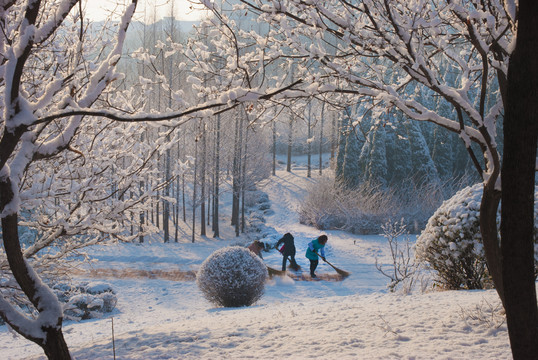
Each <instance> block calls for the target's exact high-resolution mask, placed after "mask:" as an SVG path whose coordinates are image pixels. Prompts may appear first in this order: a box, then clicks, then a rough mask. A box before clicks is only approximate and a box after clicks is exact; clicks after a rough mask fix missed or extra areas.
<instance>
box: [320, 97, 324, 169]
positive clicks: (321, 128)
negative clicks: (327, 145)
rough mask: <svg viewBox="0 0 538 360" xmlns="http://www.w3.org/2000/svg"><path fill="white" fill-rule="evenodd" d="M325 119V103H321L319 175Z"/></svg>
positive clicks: (321, 164)
mask: <svg viewBox="0 0 538 360" xmlns="http://www.w3.org/2000/svg"><path fill="white" fill-rule="evenodd" d="M324 117H325V102H322V103H321V117H320V130H319V175H322V174H323V123H324Z"/></svg>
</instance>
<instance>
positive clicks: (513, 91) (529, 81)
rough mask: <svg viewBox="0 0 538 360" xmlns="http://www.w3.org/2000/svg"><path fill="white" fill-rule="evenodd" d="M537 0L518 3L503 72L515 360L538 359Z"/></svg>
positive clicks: (508, 281)
mask: <svg viewBox="0 0 538 360" xmlns="http://www.w3.org/2000/svg"><path fill="white" fill-rule="evenodd" d="M537 16H538V2H536V1H533V0H520V1H519V14H518V22H519V24H518V34H517V43H516V49H515V51H514V52H513V53H512V55H511V57H510V63H509V68H508V91H507V104H506V106H505V119H504V153H503V168H502V175H501V177H502V204H501V248H502V257H503V282H504V291H505V310H506V320H507V323H508V333H509V336H510V344H511V347H512V355H513V357H514V359H536V358H537V357H538V310H537V300H536V285H535V278H534V266H535V265H534V234H533V231H534V201H535V199H534V187H535V185H534V183H535V179H534V177H535V171H536V170H535V167H536V146H537V141H538V103H537V99H538V58H537V56H536V54H538V22H537V21H536V19H537Z"/></svg>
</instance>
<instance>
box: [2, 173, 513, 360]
mask: <svg viewBox="0 0 538 360" xmlns="http://www.w3.org/2000/svg"><path fill="white" fill-rule="evenodd" d="M313 173H314V172H313ZM316 173H317V172H316ZM313 176H314V179H308V178H306V171H304V170H300V169H298V168H295V169H294V170H293V172H292V173H287V172H285V171H278V172H277V175H276V176H274V177H271V178H270V179H269V180H267V181H265V182H264V184H263V186H262V190H263V191H265V192H266V193H267V194H268V195H269V199H270V202H271V209H272V210H273V211H274V213H273V214H272V215H269V216H267V217H266V226H267V227H269V228H273V229H274V230H275V231H276V232H278V233H279V234H284V233H286V232H291V233H292V234H293V235H294V236H295V242H296V247H297V249H298V250H297V251H298V253H297V256H296V259H297V261H298V263H299V264H300V265H301V266H302V267H303V269H307V268H308V261H307V259H306V258H305V257H304V251H305V249H306V244H307V242H308V241H310V240H311V239H313V238H315V237H317V236H319V235H320V234H321V233H320V232H319V231H318V230H316V229H314V228H312V227H308V226H304V225H301V224H299V221H298V215H297V208H298V206H299V203H300V201H301V199H302V198H303V197H304V194H305V188H306V187H307V185H308V184H309V183H310V182H312V181H315V178H316V177H317V175H313ZM228 222H229V219H225V220H223V221H222V223H223V228H222V230H221V235H222V238H221V239H220V240H215V239H212V238H211V237H207V238H197V239H196V242H195V243H194V244H193V243H191V238H190V235H189V234H188V232H187V230H184V231H185V233H184V236H183V238H182V240H181V241H180V242H179V243H169V244H162V243H152V244H143V245H136V244H129V245H126V244H123V245H113V246H106V247H97V248H93V249H90V251H89V253H90V254H91V255H92V257H93V258H94V259H96V260H97V262H96V263H94V264H93V267H94V268H96V269H115V271H109V272H108V273H109V275H107V276H105V277H102V278H92V277H88V276H87V275H77V277H80V279H81V280H90V281H105V282H107V283H109V284H111V285H112V287H113V288H114V289H115V290H116V292H117V295H118V304H117V307H116V310H115V311H114V312H113V313H112V314H110V315H109V316H107V317H105V318H102V319H94V320H87V321H83V322H72V321H71V322H69V321H68V322H66V323H65V325H64V332H65V337H66V341H67V343H68V344H69V346H70V349H71V351H72V353H73V355H74V357H75V358H76V359H113V358H114V357H113V356H114V353H113V351H114V348H115V356H116V358H117V359H312V358H325V359H510V358H511V352H510V347H509V342H508V334H507V329H506V324H505V323H504V322H502V319H501V318H500V317H499V316H498V315H496V311H495V310H496V309H498V308H499V306H500V305H499V300H498V298H497V296H496V293H495V292H494V291H444V292H431V291H430V292H427V293H422V292H419V291H416V292H414V293H413V294H410V295H403V294H398V293H396V294H393V293H389V292H388V291H387V290H386V285H387V278H385V277H384V276H383V275H381V274H380V273H379V272H378V271H377V270H376V268H375V258H376V257H377V258H378V259H379V260H380V262H382V263H389V261H390V257H389V249H388V247H387V245H386V241H385V239H384V238H383V237H381V236H358V235H352V234H348V233H345V232H341V231H328V232H326V234H327V235H328V237H329V242H328V245H327V260H329V261H330V262H331V263H332V264H333V265H335V266H337V267H339V268H342V269H344V270H346V271H349V272H351V273H352V275H351V276H350V277H348V278H346V279H345V280H343V281H338V282H336V281H334V282H333V281H317V282H310V281H294V280H292V279H291V278H289V277H284V278H273V279H272V280H270V281H269V282H268V283H267V285H266V289H265V294H264V296H263V297H262V298H261V300H260V301H259V302H257V303H256V304H255V305H253V306H251V307H245V308H216V307H215V306H214V305H212V304H210V303H209V302H207V301H206V300H205V299H204V298H203V296H202V293H201V292H200V290H199V289H198V288H197V286H196V283H195V282H194V281H192V280H186V281H185V280H184V281H175V280H167V279H165V278H163V277H162V276H160V275H159V271H162V272H177V273H181V272H189V271H196V269H197V268H198V267H199V266H200V264H201V263H202V262H203V261H204V259H205V258H206V257H207V256H208V255H209V254H211V253H212V252H213V251H214V250H216V249H218V248H220V247H223V246H228V245H236V244H246V243H248V242H249V239H247V238H245V237H244V236H242V237H240V238H236V237H235V236H234V234H233V231H232V229H231V228H229V226H227V224H228ZM224 223H225V224H224ZM264 259H265V262H266V263H267V264H268V265H269V266H271V267H273V268H276V269H279V268H280V266H281V259H282V258H281V256H280V255H279V253H278V252H277V251H276V250H272V251H271V252H268V253H267V252H266V253H264ZM126 269H131V270H136V269H142V270H148V273H149V271H150V270H151V271H153V272H152V273H151V276H149V277H142V276H141V275H140V272H139V273H136V272H134V271H133V272H129V271H126ZM120 270H121V271H120ZM305 271H306V270H305ZM318 273H331V274H334V273H335V272H334V270H333V269H332V268H330V267H329V266H328V265H327V264H324V263H323V262H320V266H319V268H318ZM119 275H121V276H123V277H122V278H118V277H117V276H119ZM84 276H86V277H84ZM112 323H113V327H114V333H115V336H114V347H113V343H112V334H111V333H112ZM0 354H1V355H0V357H1V358H2V359H38V358H39V359H41V358H44V356H43V355H42V351H41V349H40V348H39V347H38V346H37V345H33V343H31V342H29V341H27V340H25V339H23V338H22V337H20V336H18V335H16V334H14V333H13V332H10V331H9V330H8V329H7V328H6V326H0Z"/></svg>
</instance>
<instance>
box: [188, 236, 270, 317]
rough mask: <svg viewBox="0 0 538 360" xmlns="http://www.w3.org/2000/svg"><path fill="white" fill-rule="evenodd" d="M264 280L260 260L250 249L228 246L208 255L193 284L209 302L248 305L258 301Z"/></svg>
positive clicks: (264, 272)
mask: <svg viewBox="0 0 538 360" xmlns="http://www.w3.org/2000/svg"><path fill="white" fill-rule="evenodd" d="M266 279H267V268H266V266H265V264H264V263H263V261H262V260H261V259H260V258H258V257H257V256H256V255H255V254H254V253H252V252H251V251H250V250H248V249H246V248H244V247H241V246H230V247H226V248H222V249H219V250H217V251H215V252H214V253H213V254H211V255H210V256H209V257H208V258H207V259H206V260H205V261H204V262H203V263H202V265H201V267H200V270H199V271H198V273H197V275H196V283H197V284H198V287H199V288H200V290H201V291H202V293H203V294H204V296H205V298H206V299H207V300H209V301H210V302H212V303H214V304H216V305H220V306H225V307H238V306H249V305H252V304H253V303H255V302H256V301H257V300H259V299H260V298H261V296H262V295H263V292H264V288H265V280H266Z"/></svg>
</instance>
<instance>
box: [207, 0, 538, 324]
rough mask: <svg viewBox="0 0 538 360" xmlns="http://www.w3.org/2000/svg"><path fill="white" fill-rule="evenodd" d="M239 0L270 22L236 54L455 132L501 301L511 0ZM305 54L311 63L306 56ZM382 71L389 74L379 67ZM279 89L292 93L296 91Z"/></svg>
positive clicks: (308, 87) (241, 8)
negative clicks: (442, 104)
mask: <svg viewBox="0 0 538 360" xmlns="http://www.w3.org/2000/svg"><path fill="white" fill-rule="evenodd" d="M240 2H241V3H240V4H235V10H236V11H238V12H243V13H244V12H246V11H251V12H253V13H254V14H256V15H258V21H259V22H263V23H267V24H269V25H270V29H269V31H268V34H269V36H268V37H263V38H261V37H260V35H259V34H252V36H250V39H251V42H250V43H251V44H252V45H253V46H252V47H251V48H250V52H249V53H248V54H244V56H242V57H241V58H242V59H253V57H255V58H256V61H257V62H258V63H261V62H264V63H268V62H272V61H275V60H276V59H278V58H282V57H287V58H293V59H294V61H295V62H296V63H298V65H297V71H296V72H294V75H295V79H299V80H302V82H303V85H304V86H303V89H302V90H303V91H302V95H303V96H307V95H309V96H315V95H316V94H321V93H327V92H332V93H333V94H338V96H339V97H340V99H341V100H345V99H344V98H345V97H346V96H345V95H349V98H352V99H353V98H354V99H353V100H352V101H354V102H356V97H358V96H359V97H365V98H370V99H371V101H372V103H374V104H375V105H377V106H378V107H382V108H383V109H384V110H386V108H392V107H395V108H398V109H399V110H400V111H402V112H403V113H404V114H405V116H406V117H407V118H409V119H412V120H415V121H427V122H431V123H434V124H436V125H438V126H441V127H443V128H445V129H447V130H449V131H451V132H453V133H455V134H457V135H458V137H459V138H461V139H462V141H463V143H464V145H465V148H466V150H467V152H468V154H469V157H470V159H471V161H472V164H473V166H474V168H475V169H476V171H477V173H478V174H479V176H480V177H481V178H482V180H483V182H484V194H483V197H482V206H481V217H480V221H481V224H480V227H481V233H482V237H483V241H484V246H485V254H486V258H487V261H488V267H489V270H490V272H491V275H492V277H493V280H494V283H495V286H496V290H497V292H498V294H499V296H500V298H501V300H502V301H503V304H505V302H504V299H505V291H504V282H503V277H502V269H503V265H502V257H501V247H500V243H499V240H498V237H497V229H496V223H495V213H496V211H497V208H498V206H499V201H500V197H501V187H500V182H499V176H500V173H501V161H500V154H499V151H498V145H497V134H496V131H497V126H496V123H497V119H498V118H499V117H500V116H501V114H502V111H503V109H504V106H505V105H506V100H507V79H508V71H507V70H508V60H509V57H510V54H511V53H512V51H513V49H514V45H515V39H516V36H515V34H516V32H517V26H518V24H517V19H518V17H517V15H518V2H515V1H512V0H505V1H494V0H489V1H463V0H458V1H453V0H435V1H429V0H419V1H412V2H401V1H397V0H387V1H380V0H363V1H361V2H358V3H349V2H346V1H341V0H329V1H323V2H312V1H307V2H305V1H302V0H284V1H280V2H272V3H266V2H264V1H262V0H240ZM203 3H204V4H205V5H206V7H207V8H209V9H210V10H213V11H215V12H216V13H217V16H218V18H219V19H220V20H221V21H222V22H223V23H225V24H226V25H225V26H226V27H227V28H228V29H234V26H233V23H232V22H229V21H228V20H227V19H228V17H227V16H228V15H227V16H223V14H222V13H219V8H218V7H217V6H216V5H215V3H214V2H212V1H210V0H205V1H203ZM525 15H527V14H525ZM335 39H336V41H334V40H335ZM256 45H261V46H256ZM327 47H330V51H328V49H327ZM261 49H263V50H261ZM239 62H241V60H239ZM312 62H315V63H316V66H311V64H312ZM441 64H442V65H443V66H440V65H441ZM441 69H450V71H452V72H454V73H455V76H454V78H455V81H454V82H448V81H446V79H445V74H444V73H445V72H444V71H440V70H441ZM389 71H392V72H395V73H396V76H392V77H388V76H386V73H387V72H389ZM388 78H390V81H387V80H388ZM417 86H423V87H424V88H427V89H429V90H431V93H432V94H435V96H437V97H441V98H443V99H444V100H445V101H446V102H447V103H449V104H450V105H451V106H452V107H453V109H454V112H453V113H454V114H455V116H454V117H447V116H445V115H448V114H439V113H437V112H436V111H435V109H432V108H431V107H429V106H430V105H431V104H432V103H433V102H431V101H428V102H424V101H421V98H420V97H419V96H416V95H413V94H415V92H412V91H409V89H410V88H413V89H414V88H416V87H417ZM283 95H288V96H298V95H300V92H294V93H287V94H283ZM374 118H377V117H376V116H374ZM473 144H476V145H477V147H473ZM477 151H478V152H477ZM528 241H530V240H529V239H527V242H528ZM527 271H528V269H527ZM535 303H536V299H534V304H535ZM505 305H506V304H505ZM535 323H536V321H535Z"/></svg>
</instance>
